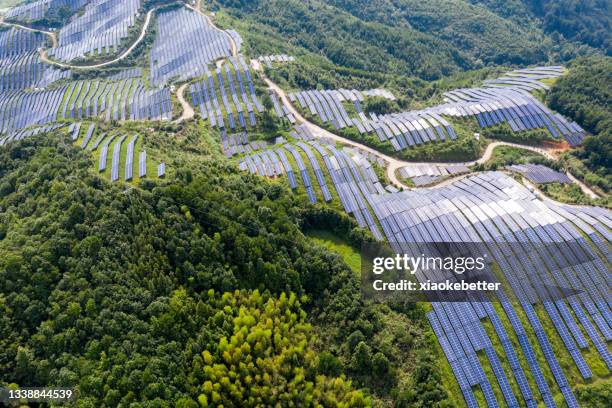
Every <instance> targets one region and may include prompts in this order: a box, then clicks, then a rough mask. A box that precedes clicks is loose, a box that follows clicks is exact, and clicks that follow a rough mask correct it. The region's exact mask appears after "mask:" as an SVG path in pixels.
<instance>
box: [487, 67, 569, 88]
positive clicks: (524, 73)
mask: <svg viewBox="0 0 612 408" xmlns="http://www.w3.org/2000/svg"><path fill="white" fill-rule="evenodd" d="M563 72H564V70H563V67H561V66H550V67H536V68H526V69H518V70H515V71H511V72H508V73H507V74H506V75H505V76H503V77H500V78H497V79H493V80H487V81H484V83H485V84H487V85H492V86H513V87H515V88H520V89H523V90H524V91H529V92H530V91H537V90H548V89H549V86H548V85H546V84H544V83H542V82H541V81H540V80H541V79H548V78H558V77H560V76H561V75H563Z"/></svg>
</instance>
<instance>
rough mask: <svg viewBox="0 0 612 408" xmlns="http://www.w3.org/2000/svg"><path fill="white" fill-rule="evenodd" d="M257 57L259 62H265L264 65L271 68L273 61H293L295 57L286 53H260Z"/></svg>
mask: <svg viewBox="0 0 612 408" xmlns="http://www.w3.org/2000/svg"><path fill="white" fill-rule="evenodd" d="M257 59H258V60H259V62H261V63H263V64H265V65H266V67H268V68H272V63H274V62H279V63H286V62H294V61H295V57H292V56H290V55H286V54H280V55H260V56H259V58H257Z"/></svg>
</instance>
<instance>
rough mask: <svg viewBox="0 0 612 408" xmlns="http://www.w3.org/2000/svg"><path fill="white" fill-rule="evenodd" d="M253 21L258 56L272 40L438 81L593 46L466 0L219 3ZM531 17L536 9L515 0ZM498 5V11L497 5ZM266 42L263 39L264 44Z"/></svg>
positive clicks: (350, 64) (347, 63) (351, 63)
mask: <svg viewBox="0 0 612 408" xmlns="http://www.w3.org/2000/svg"><path fill="white" fill-rule="evenodd" d="M214 4H215V6H216V8H217V9H221V10H224V11H227V12H228V13H229V14H230V15H231V16H233V17H235V18H236V20H238V21H240V23H241V24H242V25H244V26H245V28H246V30H243V32H244V34H245V36H246V37H247V38H246V39H247V42H248V46H249V47H250V50H251V51H253V52H252V53H253V54H259V53H265V52H266V51H268V50H269V46H268V45H266V44H265V41H249V38H250V37H254V36H258V39H259V40H262V39H264V40H265V39H266V38H269V39H270V41H273V42H274V41H279V42H281V43H283V45H282V47H283V48H282V49H283V50H285V51H288V52H289V51H295V50H298V52H299V50H307V51H310V52H312V53H316V54H319V55H323V56H325V57H327V58H328V59H329V60H330V61H331V62H333V63H334V64H336V65H338V66H342V67H346V68H350V69H360V70H367V71H373V72H386V73H394V74H399V75H404V76H418V77H420V78H422V79H426V80H431V79H438V78H440V77H442V76H446V75H449V74H452V73H454V72H458V71H463V70H469V69H476V68H480V67H483V66H490V65H531V64H542V63H548V62H550V61H564V60H567V59H568V58H572V57H574V56H576V55H578V54H581V53H589V52H592V49H590V48H589V47H585V46H583V45H580V44H574V43H570V42H567V41H564V40H553V39H552V38H551V37H550V36H548V35H547V34H546V33H545V32H544V30H543V29H542V27H540V24H539V23H538V20H537V18H536V17H535V16H534V17H532V18H530V19H529V20H525V19H520V18H516V19H513V18H507V17H505V16H503V15H501V14H496V13H495V12H494V11H493V6H485V5H474V4H470V3H469V2H467V1H464V0H427V1H418V0H397V1H390V0H376V1H367V0H326V1H323V0H306V1H298V0H287V1H280V0H271V1H266V2H263V1H260V0H216V1H215V2H214ZM513 4H515V7H516V8H517V10H521V12H522V13H524V15H525V16H528V15H531V14H532V13H531V12H530V11H529V10H528V9H527V8H526V7H521V6H520V4H518V3H517V2H516V1H515V2H513ZM489 7H490V8H489ZM262 43H263V44H262ZM277 51H280V50H277Z"/></svg>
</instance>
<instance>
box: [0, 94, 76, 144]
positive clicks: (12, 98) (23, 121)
mask: <svg viewBox="0 0 612 408" xmlns="http://www.w3.org/2000/svg"><path fill="white" fill-rule="evenodd" d="M66 90H67V85H64V86H62V87H59V88H55V89H52V90H43V91H34V92H23V91H19V92H13V93H5V94H2V95H0V133H13V132H16V131H18V130H21V129H25V128H26V127H29V126H32V125H46V124H48V123H51V122H54V121H55V120H56V119H57V107H58V106H59V104H60V102H61V101H62V98H63V96H64V93H65V92H66Z"/></svg>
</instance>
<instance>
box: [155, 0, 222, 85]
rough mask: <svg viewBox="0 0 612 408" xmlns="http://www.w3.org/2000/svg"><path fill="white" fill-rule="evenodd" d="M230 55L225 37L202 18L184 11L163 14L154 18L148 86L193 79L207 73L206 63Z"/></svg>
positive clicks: (181, 9) (184, 9) (187, 10)
mask: <svg viewBox="0 0 612 408" xmlns="http://www.w3.org/2000/svg"><path fill="white" fill-rule="evenodd" d="M231 55H232V54H231V44H230V41H229V39H228V36H227V34H225V33H223V32H220V31H219V30H217V29H215V28H214V27H211V26H210V24H209V23H208V20H207V19H206V18H204V17H203V16H202V15H200V14H198V13H196V12H194V11H191V10H190V9H186V8H180V9H177V10H173V11H169V12H164V13H162V14H161V15H159V16H158V20H157V39H156V41H155V43H154V44H153V47H152V49H151V57H150V72H151V78H150V81H151V84H153V85H154V86H159V85H165V84H166V83H167V82H168V81H169V80H170V79H179V80H181V81H184V80H187V79H192V78H197V77H199V76H202V75H204V74H205V73H206V71H208V69H209V67H208V65H209V64H211V63H213V62H215V61H216V60H218V59H220V58H225V57H229V56H231Z"/></svg>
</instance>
